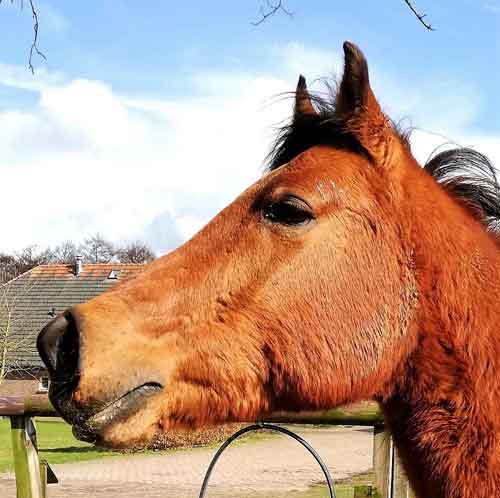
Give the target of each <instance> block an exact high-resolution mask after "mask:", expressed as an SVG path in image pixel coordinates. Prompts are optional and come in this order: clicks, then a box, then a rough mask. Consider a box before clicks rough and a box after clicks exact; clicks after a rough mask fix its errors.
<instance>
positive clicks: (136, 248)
mask: <svg viewBox="0 0 500 498" xmlns="http://www.w3.org/2000/svg"><path fill="white" fill-rule="evenodd" d="M116 256H117V258H118V261H119V262H120V263H149V262H151V261H153V260H154V259H156V255H155V253H154V252H153V250H152V249H151V248H150V247H149V246H148V245H147V244H146V243H144V242H140V241H139V240H136V241H135V242H131V243H130V244H127V245H126V246H124V247H121V248H119V249H118V250H117V252H116Z"/></svg>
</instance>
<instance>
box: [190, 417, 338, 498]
mask: <svg viewBox="0 0 500 498" xmlns="http://www.w3.org/2000/svg"><path fill="white" fill-rule="evenodd" d="M262 429H266V430H268V431H273V432H280V433H281V434H286V435H287V436H290V437H291V438H293V439H295V441H298V442H299V443H300V444H301V445H302V446H303V447H304V448H305V449H306V450H307V451H309V453H311V455H312V456H313V457H314V459H315V460H316V461H317V462H318V464H319V466H320V467H321V470H322V471H323V474H324V475H325V479H326V484H327V486H328V491H329V493H330V498H336V495H335V489H334V487H333V479H332V477H331V476H330V472H329V471H328V468H327V466H326V465H325V464H324V462H323V460H321V457H320V456H319V455H318V453H317V452H316V450H315V449H314V448H313V447H312V446H311V445H310V444H309V443H308V442H307V441H306V440H305V439H303V438H301V437H300V436H299V435H298V434H295V432H292V431H290V430H288V429H285V428H284V427H280V426H279V425H274V424H267V423H265V422H260V423H258V424H254V425H249V426H248V427H244V428H243V429H240V430H239V431H237V432H235V433H234V434H233V435H232V436H231V437H230V438H228V439H227V440H226V441H225V442H224V444H223V445H222V446H221V447H220V448H219V449H218V450H217V453H215V455H214V457H213V458H212V461H211V462H210V465H209V466H208V469H207V472H206V474H205V478H204V479H203V484H202V485H201V490H200V494H199V498H204V497H205V493H206V491H207V486H208V481H209V480H210V476H211V475H212V471H213V470H214V468H215V464H216V463H217V461H218V460H219V457H220V456H221V455H222V453H223V451H224V450H225V449H226V448H227V447H228V446H229V445H230V444H231V443H232V442H233V441H234V440H235V439H238V438H239V437H240V436H243V434H246V433H247V432H252V431H258V430H262Z"/></svg>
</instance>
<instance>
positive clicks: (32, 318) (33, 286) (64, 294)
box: [0, 263, 145, 369]
mask: <svg viewBox="0 0 500 498" xmlns="http://www.w3.org/2000/svg"><path fill="white" fill-rule="evenodd" d="M144 266H145V265H143V264H123V263H106V264H83V265H82V270H81V272H80V273H79V275H78V276H76V275H75V273H74V266H73V265H41V266H37V267H35V268H33V269H31V270H29V271H28V272H26V273H24V274H22V275H20V276H19V277H17V278H15V279H13V280H11V281H9V282H7V283H5V284H3V285H1V286H0V349H2V342H3V341H2V336H3V335H4V334H5V331H6V329H7V327H8V328H9V331H8V337H9V339H8V340H9V343H10V347H8V348H7V358H8V360H7V363H8V365H9V368H10V369H13V368H16V369H17V368H32V367H42V366H43V363H42V361H41V359H40V357H39V356H38V352H37V349H36V338H37V335H38V333H39V332H40V330H42V328H43V327H44V326H45V325H46V324H47V323H48V322H49V321H50V320H52V318H53V317H54V316H55V315H57V314H59V313H62V312H63V311H64V310H65V309H66V308H69V307H71V306H74V305H76V304H79V303H83V302H85V301H88V300H89V299H91V298H93V297H95V296H98V295H99V294H102V293H103V292H104V291H106V290H108V289H110V288H111V287H112V286H113V285H115V284H116V283H117V282H119V281H123V280H124V279H127V278H130V277H132V276H134V275H136V274H138V273H139V272H141V271H142V269H143V268H144Z"/></svg>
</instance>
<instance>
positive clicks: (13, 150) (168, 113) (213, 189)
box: [0, 44, 500, 252]
mask: <svg viewBox="0 0 500 498" xmlns="http://www.w3.org/2000/svg"><path fill="white" fill-rule="evenodd" d="M273 54H274V57H275V59H276V68H275V70H274V71H273V72H271V73H269V74H260V75H259V74H252V73H247V74H241V73H240V74H235V73H233V72H231V71H228V72H210V73H206V72H205V73H203V74H193V82H194V84H195V88H196V89H197V91H196V93H195V94H194V95H190V96H186V97H184V98H182V99H179V98H177V99H170V98H168V97H166V98H164V99H156V100H152V99H148V98H131V97H128V96H123V95H118V94H116V92H114V91H113V89H112V88H111V87H110V86H109V85H107V84H106V83H104V82H99V81H89V80H84V79H73V80H69V79H67V78H65V77H64V76H63V75H60V74H56V75H53V74H51V73H39V74H37V79H36V80H33V79H31V75H30V74H29V73H28V72H27V71H26V70H25V69H19V68H16V67H12V66H6V65H1V64H0V85H7V86H11V87H14V88H19V89H22V90H28V91H32V92H36V93H37V94H38V95H39V100H38V104H37V106H35V107H34V108H32V109H30V110H29V111H26V110H21V109H19V108H16V107H15V106H12V107H11V108H9V109H7V110H4V111H2V112H0V129H1V130H2V134H1V135H0V158H1V159H0V172H1V174H2V179H3V182H4V185H8V187H7V188H4V189H3V191H2V196H1V197H0V210H1V212H3V213H8V215H7V216H2V218H0V231H1V233H3V234H8V237H7V238H5V237H4V238H3V239H2V242H3V244H2V247H0V250H2V249H3V250H6V249H13V248H14V249H15V248H19V247H21V246H23V245H27V244H32V243H37V244H39V245H42V246H43V245H48V244H56V243H58V242H60V241H62V240H65V239H72V240H75V241H78V240H81V239H82V238H83V237H84V236H86V235H88V234H91V233H95V232H100V233H101V234H102V235H104V236H106V237H109V238H110V239H112V240H115V241H120V240H133V239H137V238H140V239H146V240H147V241H148V242H150V243H151V244H152V245H153V247H154V248H155V249H156V250H157V251H159V252H162V251H166V250H168V249H172V248H173V247H175V246H176V245H178V244H179V243H181V242H182V241H184V240H186V239H187V238H189V237H190V236H191V235H192V234H193V233H194V232H195V231H196V230H198V229H199V228H200V227H201V226H202V225H203V224H204V223H206V222H207V221H208V220H209V219H210V218H211V217H212V216H214V215H215V214H216V212H217V211H219V210H220V209H221V208H222V207H223V206H225V205H226V204H227V203H228V202H230V201H231V200H232V199H233V198H234V197H236V195H238V193H239V192H241V191H242V190H243V189H244V188H245V187H247V186H248V185H249V184H250V183H251V182H252V181H254V180H255V179H257V178H258V177H259V175H260V174H261V172H262V166H263V164H262V161H263V158H264V157H265V154H266V153H267V148H268V146H269V143H270V139H271V137H272V131H273V128H272V127H273V125H274V124H276V123H278V122H280V121H282V120H283V119H285V118H287V117H288V116H289V114H290V111H291V102H290V101H289V100H285V101H283V100H279V99H278V100H277V101H276V102H275V103H274V104H272V105H270V102H271V98H272V97H273V96H276V95H279V94H281V93H283V92H287V91H290V90H292V89H293V88H294V85H295V82H296V78H297V73H299V72H302V73H304V74H305V75H306V76H309V80H312V79H313V78H315V77H318V76H320V75H324V74H329V73H331V69H332V68H335V69H336V70H337V71H338V65H339V60H340V59H339V56H338V54H335V53H329V52H325V51H318V50H310V49H308V48H306V47H304V46H303V45H300V44H288V45H285V46H284V47H281V49H280V48H278V47H275V48H274V49H273ZM379 73H380V72H377V76H378V75H379ZM376 79H377V78H376V77H374V78H372V80H373V81H375V80H376ZM430 79H431V77H429V80H430ZM419 87H420V88H419ZM398 88H399V89H400V88H401V86H398V84H397V82H395V81H394V79H393V78H391V77H389V76H387V75H385V74H380V80H379V84H377V87H376V90H377V91H378V92H379V93H380V94H381V95H382V97H383V102H384V103H386V104H388V105H390V109H391V110H393V111H395V112H396V113H402V114H410V115H414V116H416V118H417V119H416V122H415V124H416V125H420V126H422V125H425V126H426V128H428V129H429V128H430V129H437V130H438V131H442V132H447V131H449V130H452V131H453V133H455V134H456V135H455V138H457V139H458V140H460V141H462V143H464V144H477V145H478V148H479V149H480V150H484V151H486V152H487V153H489V154H491V155H492V156H494V157H497V158H498V159H500V157H499V151H500V144H499V143H498V140H497V139H495V138H494V137H491V138H489V137H484V136H480V135H477V136H476V135H475V134H473V133H467V126H468V124H469V123H470V122H471V121H472V120H473V118H474V116H475V114H476V113H477V109H478V106H479V101H478V100H477V99H474V98H469V97H470V92H471V90H470V89H467V88H461V87H460V86H458V85H456V84H454V82H447V83H446V84H444V83H443V84H442V85H441V86H440V87H439V88H438V89H436V88H434V89H433V91H432V92H429V88H428V87H422V86H421V85H420V84H419V85H416V86H415V87H414V88H413V87H412V88H411V89H408V88H404V89H403V90H399V91H398ZM452 90H454V91H452ZM408 96H413V97H411V98H410V97H408ZM464 101H465V102H468V103H467V105H464V104H463V103H464ZM459 102H460V103H461V105H458V103H459ZM428 116H429V117H430V116H432V117H433V119H430V118H429V119H427V117H428ZM414 142H415V146H416V151H417V156H418V158H419V159H420V160H425V158H426V156H427V155H428V154H429V153H430V151H431V150H432V149H433V148H434V147H435V146H436V145H438V144H439V143H442V142H443V139H442V138H440V137H436V136H434V135H429V134H425V133H423V132H420V131H419V132H416V133H415V135H414Z"/></svg>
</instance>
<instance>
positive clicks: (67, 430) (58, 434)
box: [0, 417, 279, 473]
mask: <svg viewBox="0 0 500 498" xmlns="http://www.w3.org/2000/svg"><path fill="white" fill-rule="evenodd" d="M36 429H37V439H38V450H39V454H40V458H41V459H45V460H47V461H48V462H49V463H73V462H82V461H84V460H94V459H97V458H103V457H110V456H114V457H117V456H120V455H123V454H128V455H129V454H130V453H131V452H130V451H123V452H120V451H112V450H106V449H100V448H96V447H95V446H94V445H92V444H88V443H84V442H82V441H78V439H75V437H74V436H73V434H72V432H71V426H70V425H69V424H67V423H66V422H64V421H63V420H62V419H60V418H57V417H54V418H47V417H44V418H37V419H36ZM274 437H279V436H277V435H275V434H271V433H269V432H255V433H252V434H248V435H245V436H243V437H242V438H241V439H237V440H236V441H234V442H233V445H239V444H243V443H246V442H249V441H252V442H255V441H262V440H267V439H271V438H274ZM220 444H221V443H212V444H210V445H208V446H201V447H197V448H192V449H190V448H175V449H170V450H165V451H153V450H140V451H139V452H138V453H140V454H158V453H160V454H161V453H166V452H172V451H187V450H188V449H189V450H191V451H196V450H197V449H202V448H207V447H208V448H218V447H219V446H220ZM13 468H14V464H13V460H12V442H11V435H10V422H9V420H8V419H3V420H0V473H1V472H7V471H11V470H13Z"/></svg>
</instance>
